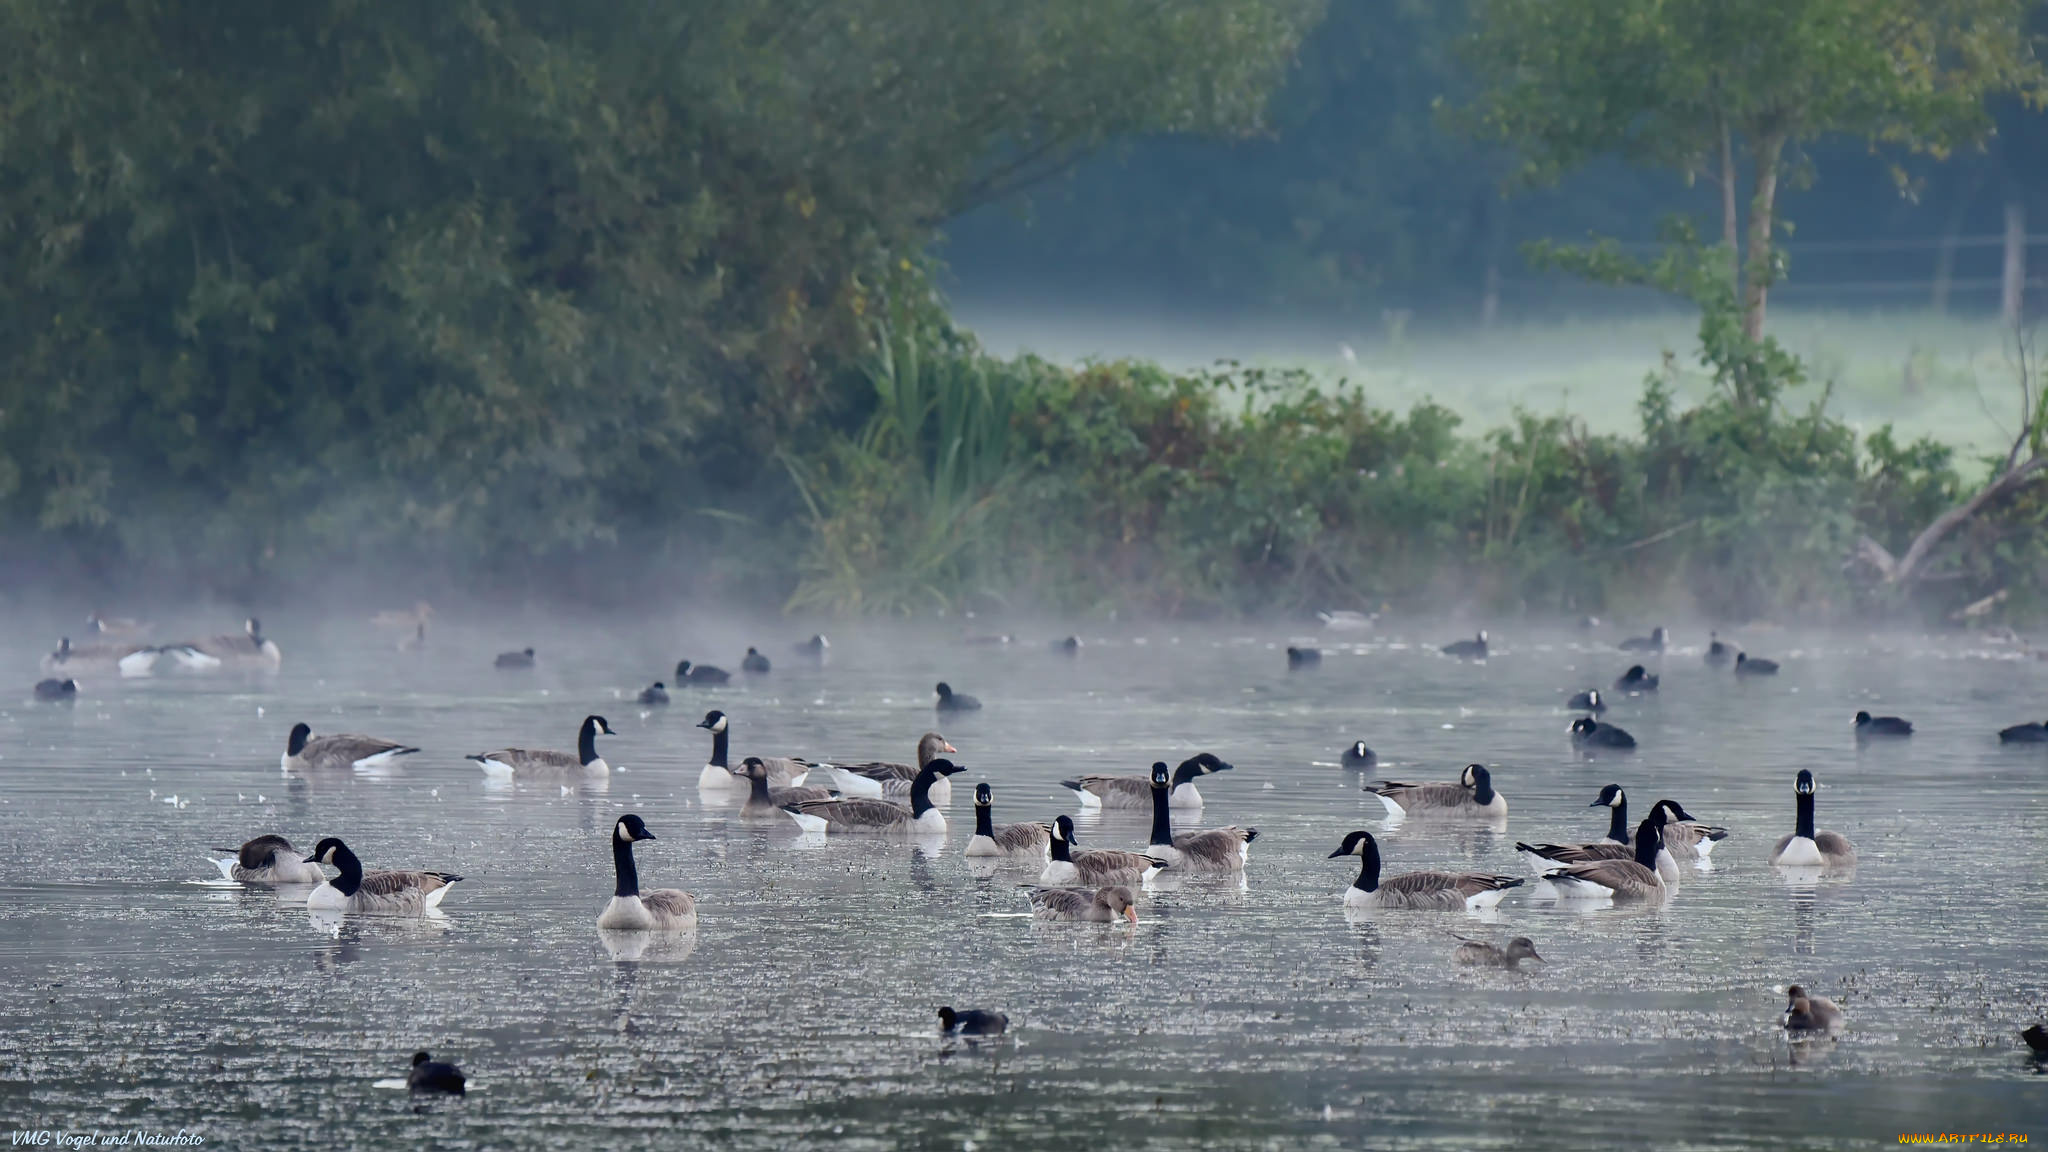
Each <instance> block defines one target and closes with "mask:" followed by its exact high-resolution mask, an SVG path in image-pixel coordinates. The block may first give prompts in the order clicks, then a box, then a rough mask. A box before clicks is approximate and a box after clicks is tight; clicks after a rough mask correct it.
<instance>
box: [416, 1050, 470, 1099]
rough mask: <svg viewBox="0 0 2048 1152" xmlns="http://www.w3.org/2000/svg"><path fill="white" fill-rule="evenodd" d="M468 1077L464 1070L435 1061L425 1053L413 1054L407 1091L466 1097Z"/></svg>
mask: <svg viewBox="0 0 2048 1152" xmlns="http://www.w3.org/2000/svg"><path fill="white" fill-rule="evenodd" d="M467 1083H468V1079H467V1077H465V1076H463V1074H462V1069H460V1068H457V1067H456V1066H455V1065H453V1064H449V1063H446V1062H445V1061H441V1060H435V1059H433V1058H432V1057H429V1056H428V1055H427V1054H426V1053H425V1052H415V1053H413V1054H412V1071H411V1072H409V1073H407V1074H406V1077H405V1089H406V1091H408V1092H442V1093H446V1094H448V1095H450V1096H466V1095H468V1094H469V1090H468V1089H467V1088H466V1087H465V1085H466V1084H467Z"/></svg>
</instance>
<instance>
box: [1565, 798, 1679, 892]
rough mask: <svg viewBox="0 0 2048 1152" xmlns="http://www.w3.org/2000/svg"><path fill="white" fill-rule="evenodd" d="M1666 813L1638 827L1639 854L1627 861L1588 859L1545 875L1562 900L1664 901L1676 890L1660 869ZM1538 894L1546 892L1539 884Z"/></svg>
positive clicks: (1650, 816)
mask: <svg viewBox="0 0 2048 1152" xmlns="http://www.w3.org/2000/svg"><path fill="white" fill-rule="evenodd" d="M1663 820H1664V814H1663V813H1662V812H1661V811H1653V812H1651V813H1650V815H1649V817H1648V818H1647V819H1645V820H1644V821H1643V822H1642V823H1641V824H1638V825H1637V826H1636V844H1635V855H1634V857H1633V858H1631V859H1627V860H1588V861H1586V862H1584V863H1581V864H1568V865H1565V866H1564V867H1562V868H1553V869H1551V870H1550V871H1548V872H1545V873H1544V874H1543V880H1544V882H1545V883H1546V884H1548V885H1549V887H1550V890H1551V891H1552V892H1554V893H1555V894H1556V895H1557V897H1558V899H1560V900H1611V901H1614V902H1615V903H1625V902H1634V901H1652V902H1654V901H1661V900H1663V899H1664V898H1665V897H1667V896H1669V895H1670V894H1671V892H1672V891H1673V889H1672V888H1670V887H1668V886H1667V885H1666V884H1665V883H1664V878H1663V876H1662V875H1660V874H1659V872H1658V864H1659V860H1658V855H1659V854H1660V853H1662V852H1663V851H1664V837H1663V835H1662V831H1661V825H1662V824H1663ZM1538 894H1539V895H1541V894H1542V889H1541V888H1540V887H1539V889H1538Z"/></svg>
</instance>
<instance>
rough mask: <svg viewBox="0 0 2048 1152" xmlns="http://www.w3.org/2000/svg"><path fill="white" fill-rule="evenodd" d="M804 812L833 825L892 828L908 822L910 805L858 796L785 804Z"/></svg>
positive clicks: (841, 826)
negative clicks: (908, 806) (905, 805)
mask: <svg viewBox="0 0 2048 1152" xmlns="http://www.w3.org/2000/svg"><path fill="white" fill-rule="evenodd" d="M785 807H786V808H789V809H793V810H795V811H797V812H800V813H802V814H803V815H805V816H816V817H818V818H820V819H822V820H824V821H825V822H826V823H827V824H829V825H831V826H832V827H834V828H893V827H895V826H896V825H898V824H907V823H909V822H910V818H911V817H910V809H908V808H905V807H903V806H902V805H900V804H891V803H890V802H889V801H887V800H872V799H863V798H859V797H854V798H849V799H841V800H806V801H803V802H802V803H798V804H791V805H786V806H785Z"/></svg>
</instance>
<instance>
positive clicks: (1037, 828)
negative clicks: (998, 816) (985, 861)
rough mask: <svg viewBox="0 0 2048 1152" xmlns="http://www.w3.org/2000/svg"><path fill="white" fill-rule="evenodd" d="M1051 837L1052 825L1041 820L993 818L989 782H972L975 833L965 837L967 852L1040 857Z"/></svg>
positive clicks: (981, 854) (993, 812)
mask: <svg viewBox="0 0 2048 1152" xmlns="http://www.w3.org/2000/svg"><path fill="white" fill-rule="evenodd" d="M1051 841H1052V829H1051V828H1049V827H1047V826H1046V825H1044V824H1003V825H997V824H996V822H995V796H994V793H993V791H992V790H991V789H990V788H989V786H988V783H987V782H986V781H983V782H982V783H980V784H976V785H975V786H974V835H973V837H972V838H970V839H969V840H968V841H967V855H969V856H1028V857H1030V858H1031V859H1033V860H1038V859H1043V858H1044V857H1045V855H1046V849H1047V846H1048V845H1049V844H1050V843H1051Z"/></svg>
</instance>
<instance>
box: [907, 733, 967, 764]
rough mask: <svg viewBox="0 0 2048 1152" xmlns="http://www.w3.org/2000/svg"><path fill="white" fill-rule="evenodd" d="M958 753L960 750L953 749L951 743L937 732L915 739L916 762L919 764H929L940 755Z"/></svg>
mask: <svg viewBox="0 0 2048 1152" xmlns="http://www.w3.org/2000/svg"><path fill="white" fill-rule="evenodd" d="M958 751H960V750H959V749H958V748H955V747H953V745H952V744H951V742H949V741H948V740H947V739H946V738H945V737H944V736H941V735H939V734H938V733H937V732H927V733H925V734H924V735H922V736H920V737H918V738H917V762H918V763H919V764H929V763H931V762H932V761H933V760H936V759H938V758H939V757H940V756H941V755H944V754H947V753H953V752H958Z"/></svg>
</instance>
